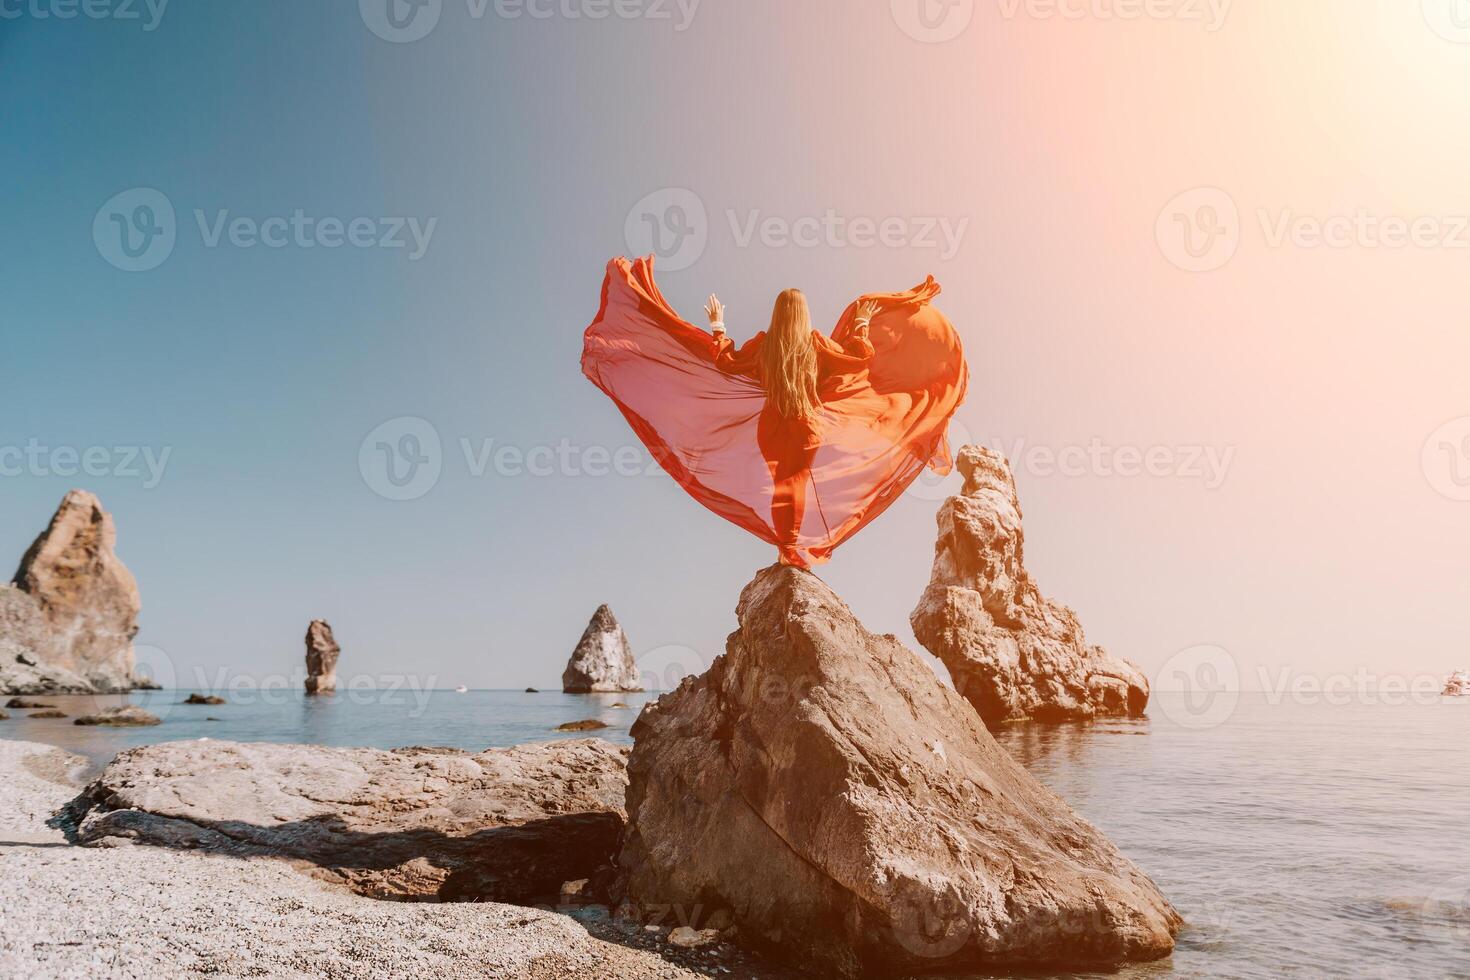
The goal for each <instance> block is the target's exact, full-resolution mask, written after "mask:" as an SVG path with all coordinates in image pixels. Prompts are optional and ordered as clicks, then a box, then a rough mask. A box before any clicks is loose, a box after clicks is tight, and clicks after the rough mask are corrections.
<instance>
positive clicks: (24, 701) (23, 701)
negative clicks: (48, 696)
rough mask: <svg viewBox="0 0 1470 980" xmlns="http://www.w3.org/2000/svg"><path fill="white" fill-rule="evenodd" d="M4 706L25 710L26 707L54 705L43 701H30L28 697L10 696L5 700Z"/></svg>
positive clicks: (52, 706)
mask: <svg viewBox="0 0 1470 980" xmlns="http://www.w3.org/2000/svg"><path fill="white" fill-rule="evenodd" d="M5 707H7V708H16V709H18V710H25V709H26V708H54V707H56V705H54V704H47V703H46V702H44V701H32V700H31V699H30V698H11V699H10V700H9V701H6V702H5Z"/></svg>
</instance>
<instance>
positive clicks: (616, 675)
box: [561, 605, 643, 694]
mask: <svg viewBox="0 0 1470 980" xmlns="http://www.w3.org/2000/svg"><path fill="white" fill-rule="evenodd" d="M561 687H562V690H563V691H565V692H567V693H569V694H588V693H592V692H603V691H641V690H643V685H642V684H641V683H640V682H639V679H638V665H637V664H636V663H634V661H633V648H632V647H631V646H630V645H629V644H628V636H627V634H626V633H624V632H623V628H622V627H621V626H619V625H618V621H617V620H616V619H615V618H614V617H613V614H612V610H611V609H609V608H608V607H607V606H606V605H602V606H598V607H597V612H595V613H593V614H592V621H591V622H590V623H588V624H587V629H586V630H584V631H583V633H582V639H581V641H580V642H578V643H577V649H575V650H573V651H572V658H571V659H570V660H569V661H567V669H566V670H564V671H563V672H562V675H561Z"/></svg>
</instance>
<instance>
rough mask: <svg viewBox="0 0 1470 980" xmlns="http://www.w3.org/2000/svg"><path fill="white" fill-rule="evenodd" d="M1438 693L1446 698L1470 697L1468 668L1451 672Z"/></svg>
mask: <svg viewBox="0 0 1470 980" xmlns="http://www.w3.org/2000/svg"><path fill="white" fill-rule="evenodd" d="M1440 693H1441V694H1443V695H1444V696H1445V697H1448V698H1470V670H1457V671H1455V672H1454V673H1453V674H1451V675H1450V676H1449V678H1448V679H1447V680H1446V681H1445V682H1444V690H1443V691H1441V692H1440Z"/></svg>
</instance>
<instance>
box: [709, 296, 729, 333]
mask: <svg viewBox="0 0 1470 980" xmlns="http://www.w3.org/2000/svg"><path fill="white" fill-rule="evenodd" d="M704 312H705V314H706V315H708V316H709V325H710V326H711V327H713V328H714V330H715V333H724V331H725V304H724V303H721V302H720V300H719V297H717V296H716V295H715V294H714V293H710V294H709V302H708V303H705V304H704Z"/></svg>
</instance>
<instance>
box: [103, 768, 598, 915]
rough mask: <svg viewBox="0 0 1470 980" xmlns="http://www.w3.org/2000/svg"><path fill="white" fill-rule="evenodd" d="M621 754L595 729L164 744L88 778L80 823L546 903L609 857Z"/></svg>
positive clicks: (345, 877) (366, 878)
mask: <svg viewBox="0 0 1470 980" xmlns="http://www.w3.org/2000/svg"><path fill="white" fill-rule="evenodd" d="M625 758H626V756H625V750H622V749H619V748H617V747H616V746H614V745H612V744H610V743H608V742H603V741H600V740H598V739H580V740H575V741H564V742H550V743H544V744H533V745H523V746H518V747H516V748H510V749H491V750H489V751H486V752H481V753H479V754H477V755H471V754H468V753H465V752H460V751H458V750H453V749H425V748H408V749H397V750H395V751H392V752H382V751H378V750H376V749H331V748H324V747H321V746H311V745H272V744H265V743H250V744H244V743H236V742H215V741H189V742H164V743H161V744H158V745H150V746H145V747H143V748H138V749H132V750H130V751H128V752H123V753H122V754H120V755H119V756H118V757H117V758H116V759H115V760H114V761H113V762H112V764H111V765H109V766H108V767H107V769H106V770H105V771H104V772H103V774H102V775H101V776H100V777H99V778H98V779H97V780H96V782H94V783H93V784H92V785H91V786H90V787H88V789H87V792H86V801H87V804H86V805H87V807H88V808H89V809H88V810H87V812H86V813H85V814H84V815H83V816H82V817H81V818H80V827H81V831H80V835H81V838H82V839H83V840H84V841H87V842H98V841H106V840H107V839H108V838H116V837H123V838H133V839H136V840H140V841H143V842H146V843H150V844H159V845H164V846H169V847H182V848H203V849H206V850H209V851H217V852H222V853H226V854H231V855H235V856H248V855H259V854H264V855H273V856H277V857H281V858H286V859H289V860H292V861H293V862H295V863H296V864H297V865H298V866H299V867H301V868H302V869H303V870H305V871H308V872H309V873H312V874H314V875H316V876H319V877H322V878H325V879H327V880H330V881H334V882H338V883H342V884H346V885H348V886H350V887H351V888H353V889H354V890H356V891H358V892H359V893H361V894H365V895H371V896H373V897H379V898H405V899H433V898H440V899H446V900H485V901H504V902H520V903H528V904H529V903H535V902H541V901H552V902H554V901H555V900H556V896H557V895H558V893H559V891H560V889H561V885H562V883H563V882H565V881H571V880H575V879H578V878H591V877H593V876H594V874H595V873H597V872H598V871H599V869H602V868H603V867H604V866H606V865H609V864H610V863H611V862H612V859H613V856H614V854H615V853H616V850H617V846H618V838H619V835H620V834H621V832H622V828H623V793H624V788H625V786H626V782H627V779H626V776H625V773H624V766H625Z"/></svg>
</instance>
